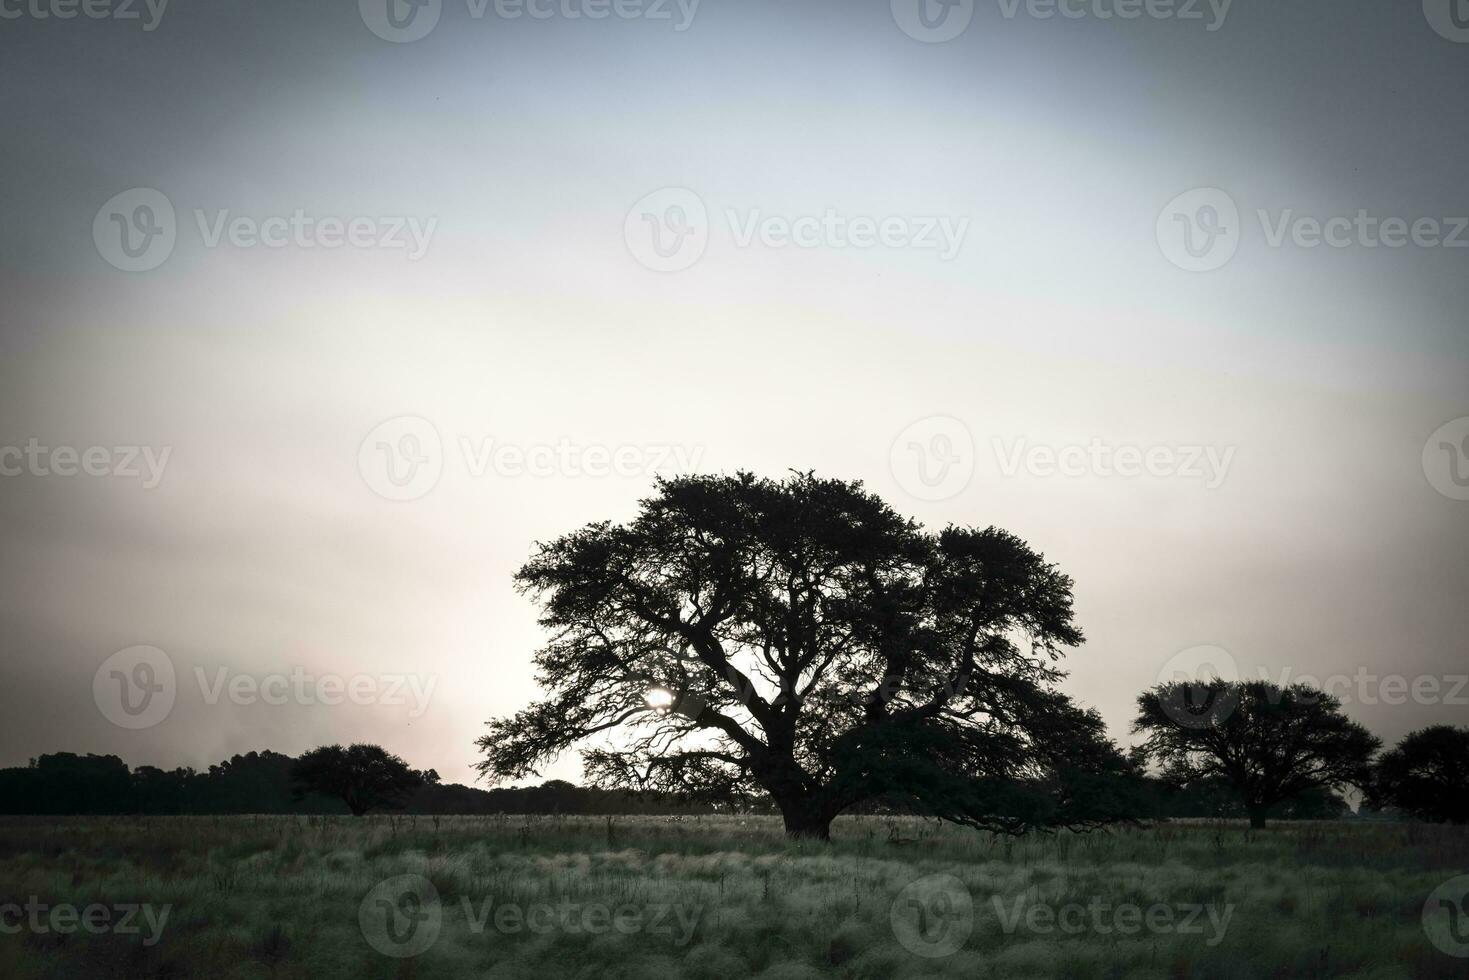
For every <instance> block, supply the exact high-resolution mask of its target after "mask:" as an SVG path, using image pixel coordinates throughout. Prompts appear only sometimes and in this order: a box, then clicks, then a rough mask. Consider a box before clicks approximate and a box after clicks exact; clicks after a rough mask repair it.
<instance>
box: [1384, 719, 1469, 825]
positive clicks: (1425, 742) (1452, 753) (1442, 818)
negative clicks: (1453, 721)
mask: <svg viewBox="0 0 1469 980" xmlns="http://www.w3.org/2000/svg"><path fill="white" fill-rule="evenodd" d="M1368 800H1369V802H1370V803H1371V804H1372V805H1373V806H1375V807H1378V808H1385V807H1392V808H1394V809H1398V810H1401V811H1403V812H1404V813H1408V814H1411V815H1413V816H1415V817H1417V818H1419V819H1420V820H1429V821H1433V822H1434V823H1455V824H1463V823H1469V728H1454V727H1452V726H1450V725H1431V726H1429V727H1428V728H1424V729H1421V730H1419V731H1416V732H1413V733H1412V734H1410V735H1408V736H1407V737H1406V738H1404V739H1403V740H1402V741H1401V742H1399V743H1398V745H1397V747H1396V748H1394V749H1393V750H1392V751H1390V752H1386V753H1384V754H1383V756H1382V758H1381V759H1379V760H1378V762H1377V768H1376V771H1375V772H1374V773H1373V780H1372V791H1371V792H1370V793H1369V794H1368Z"/></svg>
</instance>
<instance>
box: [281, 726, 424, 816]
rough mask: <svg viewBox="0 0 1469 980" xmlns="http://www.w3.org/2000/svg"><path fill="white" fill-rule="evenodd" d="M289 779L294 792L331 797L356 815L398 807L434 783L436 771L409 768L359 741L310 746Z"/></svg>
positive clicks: (382, 751) (394, 756)
mask: <svg viewBox="0 0 1469 980" xmlns="http://www.w3.org/2000/svg"><path fill="white" fill-rule="evenodd" d="M291 780H292V782H293V783H294V784H295V786H296V788H297V792H298V795H304V794H305V793H307V792H312V791H314V792H317V793H323V794H326V795H328V796H335V797H337V798H338V799H340V800H341V801H342V802H343V803H346V804H347V809H349V810H351V811H352V815H353V816H354V817H360V816H362V815H363V814H364V813H367V812H368V811H369V810H376V809H381V808H396V807H399V806H401V805H402V804H403V802H404V801H405V800H406V798H407V797H408V795H409V794H410V793H412V792H413V791H414V790H416V789H418V788H420V787H422V786H425V785H428V784H431V783H437V782H438V781H439V774H438V773H436V772H434V771H433V770H432V769H429V770H427V771H423V772H420V771H419V770H417V769H410V768H408V763H406V762H404V761H403V760H402V759H400V758H398V757H397V756H396V755H393V754H391V753H389V752H388V751H387V750H386V749H383V748H381V747H380V746H377V745H366V744H363V743H360V742H359V743H357V744H355V745H349V746H347V747H346V748H343V747H342V746H340V745H323V746H321V747H320V748H317V749H312V750H311V751H310V752H307V753H306V754H305V755H303V756H301V758H299V759H297V760H296V763H295V765H294V766H292V768H291Z"/></svg>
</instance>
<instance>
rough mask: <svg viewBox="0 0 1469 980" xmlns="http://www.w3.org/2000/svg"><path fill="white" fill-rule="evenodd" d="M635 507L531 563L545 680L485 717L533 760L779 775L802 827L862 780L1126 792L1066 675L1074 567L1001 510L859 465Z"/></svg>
mask: <svg viewBox="0 0 1469 980" xmlns="http://www.w3.org/2000/svg"><path fill="white" fill-rule="evenodd" d="M656 491H657V492H656V495H655V496H653V497H652V498H650V499H647V500H644V501H643V502H642V505H641V510H640V513H639V514H638V516H637V517H636V518H635V519H634V520H632V521H631V522H629V523H626V524H613V523H610V522H601V523H596V524H591V525H588V526H587V527H585V528H583V529H581V530H579V531H576V532H573V533H571V534H568V535H566V536H564V537H561V538H559V539H557V540H555V541H553V542H551V543H549V544H543V545H541V546H539V548H538V551H537V553H536V554H535V556H534V557H533V558H532V559H531V560H530V561H529V562H528V563H527V564H526V565H525V566H524V567H523V568H522V569H521V570H520V572H519V573H518V575H517V583H518V585H519V586H520V588H521V589H522V591H524V592H526V593H529V594H531V595H533V596H535V597H536V598H537V599H538V600H539V601H540V602H541V603H542V606H543V614H542V617H541V624H542V625H543V626H544V627H545V628H546V629H548V630H549V631H551V633H552V637H551V639H550V641H549V642H548V643H547V645H546V646H545V647H544V648H543V649H541V650H540V651H539V652H538V653H537V654H536V657H535V663H536V666H537V668H538V675H539V680H540V682H541V684H542V686H543V687H544V688H545V689H546V690H547V691H548V692H549V696H548V697H547V699H546V700H544V701H541V702H539V703H536V704H533V705H531V706H530V707H528V708H526V709H524V710H523V711H521V712H520V713H518V714H516V715H515V716H514V717H511V718H502V719H496V720H493V721H491V722H490V723H489V729H490V730H489V733H488V734H486V735H485V736H484V737H482V738H481V739H480V740H479V746H480V748H481V750H482V751H483V752H484V754H485V758H484V759H483V761H482V762H481V763H480V764H479V770H480V773H481V774H482V775H483V776H485V777H488V778H490V779H510V778H520V777H523V776H525V775H527V774H530V773H532V772H534V771H535V770H536V769H537V767H538V766H540V765H542V764H543V763H545V762H546V761H548V760H550V759H552V758H555V757H556V756H558V755H559V754H561V753H562V752H564V751H566V750H567V749H570V748H572V747H574V746H577V745H583V744H585V743H586V742H587V740H589V739H592V738H594V737H598V736H600V738H598V739H597V742H596V743H594V744H591V745H590V746H588V747H586V748H585V750H584V751H583V756H582V757H583V761H584V764H585V768H586V772H587V774H588V776H589V777H590V778H591V779H592V781H593V782H594V783H596V784H597V785H601V786H607V787H619V788H629V789H653V790H657V791H661V792H669V793H678V794H682V795H683V796H684V797H686V798H690V799H700V800H707V801H718V802H721V803H740V802H748V801H750V800H755V799H760V798H762V797H763V798H768V799H770V800H772V801H773V802H774V804H775V806H776V807H778V808H779V810H780V812H781V813H782V815H783V816H784V818H785V825H786V829H787V832H788V833H790V834H791V835H792V836H814V837H819V838H825V837H827V836H828V835H829V826H830V823H831V820H832V819H833V818H834V817H835V816H836V815H837V814H838V813H841V812H843V811H844V810H846V809H848V808H850V807H853V806H857V805H859V804H862V803H863V802H864V801H871V800H875V799H884V800H888V801H893V802H900V803H901V804H902V805H903V806H905V807H906V808H907V809H909V810H910V811H912V812H915V813H921V814H925V815H929V816H936V817H941V818H943V819H946V820H951V821H955V822H958V823H962V824H967V825H970V826H973V827H979V828H986V829H991V830H996V831H1001V832H1007V833H1017V832H1021V831H1024V830H1027V829H1029V828H1035V827H1048V826H1057V825H1069V826H1091V825H1095V824H1098V823H1102V822H1106V821H1109V820H1113V819H1118V818H1119V817H1122V816H1125V815H1126V814H1124V813H1121V812H1119V811H1118V809H1117V808H1118V806H1120V805H1121V802H1122V800H1123V799H1124V798H1125V796H1126V794H1122V793H1113V792H1109V791H1106V790H1105V787H1107V786H1109V785H1111V784H1112V783H1113V781H1115V780H1120V779H1125V778H1126V777H1127V776H1128V775H1129V773H1130V770H1129V767H1128V765H1127V762H1126V760H1125V759H1123V758H1122V756H1121V755H1120V754H1119V753H1118V752H1117V750H1116V749H1115V747H1114V746H1113V745H1112V744H1111V743H1110V742H1108V741H1107V739H1106V736H1105V731H1104V728H1103V725H1102V721H1101V719H1100V717H1098V716H1097V715H1096V714H1095V713H1094V712H1091V711H1083V710H1081V709H1080V708H1077V707H1076V706H1075V705H1073V704H1072V703H1071V702H1070V701H1068V700H1067V699H1066V698H1065V697H1064V696H1063V695H1061V694H1060V693H1058V692H1056V691H1055V690H1054V689H1053V687H1052V685H1053V684H1054V682H1056V681H1057V680H1058V679H1059V678H1061V677H1062V676H1063V674H1062V672H1061V671H1060V670H1059V669H1058V667H1057V666H1056V663H1057V661H1058V660H1059V658H1060V657H1061V655H1062V652H1063V650H1064V648H1067V647H1072V646H1076V645H1078V644H1080V643H1081V642H1082V634H1081V632H1080V630H1078V629H1077V628H1076V627H1075V626H1074V625H1073V623H1072V598H1071V585H1072V583H1071V580H1070V579H1069V578H1067V577H1066V576H1065V575H1063V574H1061V573H1060V572H1059V571H1057V570H1056V568H1055V567H1054V566H1053V565H1050V564H1047V563H1046V562H1045V560H1044V559H1043V558H1042V556H1041V555H1039V554H1037V553H1035V552H1034V551H1032V550H1031V549H1030V548H1028V547H1027V546H1026V545H1025V543H1024V542H1023V541H1021V540H1020V539H1019V538H1017V537H1015V536H1014V535H1011V534H1009V533H1007V532H1005V531H1002V530H999V529H997V528H993V527H991V528H988V529H985V530H977V529H971V528H960V527H948V528H946V529H944V530H943V531H940V532H937V533H931V532H927V531H924V530H923V529H921V528H920V527H919V526H918V525H917V524H916V523H915V522H913V521H911V520H908V519H906V518H903V517H901V516H899V515H898V514H897V513H895V512H894V511H893V510H892V509H891V508H890V507H888V505H887V504H885V503H884V502H883V501H881V500H880V499H879V498H877V497H876V496H874V495H873V494H871V493H868V492H867V491H865V490H864V489H863V487H862V485H861V484H860V483H850V482H843V481H838V480H826V479H818V478H816V477H815V476H814V475H811V474H799V473H798V474H794V475H792V476H790V477H788V478H787V479H785V480H782V481H773V480H768V479H760V478H756V477H754V476H752V475H750V474H747V473H740V474H737V475H735V476H700V477H681V478H677V479H670V480H660V481H659V482H658V484H657V486H656Z"/></svg>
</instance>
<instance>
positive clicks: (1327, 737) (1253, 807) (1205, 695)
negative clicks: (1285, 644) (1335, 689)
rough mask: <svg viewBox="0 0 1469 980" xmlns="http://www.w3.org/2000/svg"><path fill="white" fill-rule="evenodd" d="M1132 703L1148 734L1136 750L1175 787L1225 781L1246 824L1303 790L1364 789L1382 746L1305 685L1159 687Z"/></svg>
mask: <svg viewBox="0 0 1469 980" xmlns="http://www.w3.org/2000/svg"><path fill="white" fill-rule="evenodd" d="M1137 704H1138V714H1137V719H1136V721H1134V723H1133V726H1132V728H1133V731H1134V732H1140V733H1146V734H1147V736H1148V737H1147V741H1146V742H1144V743H1143V745H1142V749H1143V753H1144V754H1145V755H1146V757H1147V758H1148V759H1150V760H1152V761H1154V762H1157V763H1159V764H1160V765H1161V766H1162V768H1163V775H1164V778H1165V779H1166V780H1168V781H1169V782H1172V783H1175V784H1177V785H1181V786H1187V785H1190V784H1194V783H1198V782H1200V781H1203V780H1208V779H1223V780H1225V781H1227V782H1228V783H1229V784H1230V785H1231V786H1232V787H1233V788H1234V791H1235V792H1236V793H1238V794H1239V797H1240V800H1241V802H1242V803H1243V804H1244V807H1245V810H1246V812H1247V813H1248V814H1249V817H1250V826H1252V827H1264V826H1265V816H1266V813H1267V811H1269V809H1270V808H1271V807H1272V806H1274V805H1275V804H1278V803H1281V802H1282V801H1285V800H1289V799H1292V798H1294V797H1297V796H1300V795H1301V794H1303V793H1306V792H1308V791H1313V790H1321V789H1326V790H1332V789H1337V788H1340V787H1347V786H1353V787H1359V788H1365V787H1366V786H1367V785H1368V782H1369V779H1370V773H1371V759H1372V754H1373V753H1374V752H1375V751H1377V748H1378V746H1379V745H1381V742H1379V741H1378V739H1377V738H1376V737H1374V736H1373V735H1372V734H1370V733H1369V732H1368V731H1367V729H1365V728H1363V727H1362V726H1361V725H1358V724H1357V723H1356V722H1354V721H1351V720H1350V719H1348V718H1347V717H1346V716H1344V715H1343V714H1342V713H1341V702H1340V701H1338V700H1337V699H1336V698H1334V697H1332V696H1331V695H1330V694H1327V693H1325V692H1323V691H1319V690H1316V689H1315V688H1311V687H1308V686H1306V685H1304V684H1295V685H1292V686H1290V687H1284V688H1282V687H1279V686H1277V685H1275V684H1271V683H1269V682H1268V681H1244V682H1230V681H1222V680H1212V681H1208V682H1206V683H1200V684H1190V683H1188V682H1182V683H1170V684H1160V685H1159V686H1158V687H1156V688H1154V689H1153V690H1151V691H1147V692H1145V693H1143V694H1142V695H1141V696H1139V697H1138V700H1137ZM1192 705H1205V706H1209V707H1208V709H1207V710H1205V711H1203V712H1194V711H1192V710H1191V709H1190V706H1192Z"/></svg>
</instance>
